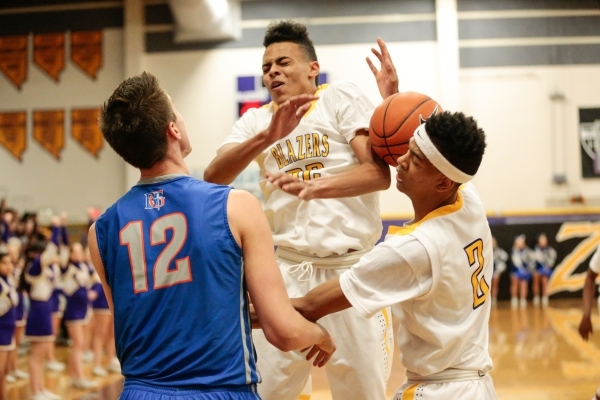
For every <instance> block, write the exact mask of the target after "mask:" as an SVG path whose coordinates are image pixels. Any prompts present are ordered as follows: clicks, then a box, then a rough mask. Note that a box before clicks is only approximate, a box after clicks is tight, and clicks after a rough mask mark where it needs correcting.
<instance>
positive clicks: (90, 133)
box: [71, 108, 104, 158]
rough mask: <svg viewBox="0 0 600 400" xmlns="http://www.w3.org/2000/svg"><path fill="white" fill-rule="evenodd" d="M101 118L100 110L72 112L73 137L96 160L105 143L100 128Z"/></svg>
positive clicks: (74, 110) (77, 110) (76, 110)
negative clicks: (99, 120) (99, 119)
mask: <svg viewBox="0 0 600 400" xmlns="http://www.w3.org/2000/svg"><path fill="white" fill-rule="evenodd" d="M99 117H100V109H99V108H91V109H73V110H71V135H72V136H73V138H74V139H75V140H77V141H78V142H79V144H81V145H82V146H83V148H84V149H86V150H87V151H89V152H90V153H91V154H92V155H93V156H94V157H96V158H97V157H98V152H100V150H101V149H102V145H103V143H104V140H103V138H102V132H100V127H99V126H98V118H99Z"/></svg>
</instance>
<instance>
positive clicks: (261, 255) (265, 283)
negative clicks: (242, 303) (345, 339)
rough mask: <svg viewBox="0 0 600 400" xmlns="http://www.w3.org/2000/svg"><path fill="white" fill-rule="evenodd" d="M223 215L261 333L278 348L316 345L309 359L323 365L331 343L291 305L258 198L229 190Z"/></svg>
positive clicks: (295, 348)
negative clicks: (236, 247)
mask: <svg viewBox="0 0 600 400" xmlns="http://www.w3.org/2000/svg"><path fill="white" fill-rule="evenodd" d="M227 216H228V219H229V225H230V227H231V231H232V233H233V235H234V237H235V239H236V241H238V243H239V244H240V246H241V248H242V253H243V258H244V271H245V279H246V285H247V287H248V292H249V295H250V297H251V299H252V304H253V307H254V309H255V312H256V317H257V318H258V321H259V322H260V326H261V327H262V329H263V331H264V333H265V337H266V338H267V340H268V341H269V342H270V343H271V344H273V345H274V346H275V347H277V348H278V349H280V350H282V351H290V350H297V349H305V348H308V347H311V346H318V349H319V350H318V351H317V353H318V354H317V356H316V358H315V360H314V362H313V363H314V364H315V365H318V366H323V365H324V364H325V363H326V362H327V361H328V360H329V358H330V357H331V354H332V353H333V352H334V351H335V344H334V342H333V339H332V338H331V336H330V335H329V333H328V332H327V331H326V330H325V329H324V328H323V327H321V326H320V325H318V324H315V323H312V322H310V321H307V320H306V319H304V318H303V317H302V316H301V315H300V314H299V313H298V312H296V311H295V310H294V308H293V307H292V304H291V302H290V299H289V297H288V295H287V292H286V289H285V285H284V282H283V277H282V276H281V273H280V271H279V267H278V266H277V261H276V260H275V254H274V251H273V248H274V246H273V239H272V237H271V230H270V228H269V225H268V223H267V219H266V217H265V215H264V212H263V210H262V208H261V207H260V204H259V202H258V200H257V199H256V198H255V197H254V196H252V195H251V194H249V193H247V192H244V191H238V190H232V191H231V192H230V194H229V198H228V201H227ZM312 353H313V352H312V351H311V352H310V353H309V354H312Z"/></svg>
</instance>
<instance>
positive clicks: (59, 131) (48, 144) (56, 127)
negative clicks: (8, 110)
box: [33, 110, 65, 160]
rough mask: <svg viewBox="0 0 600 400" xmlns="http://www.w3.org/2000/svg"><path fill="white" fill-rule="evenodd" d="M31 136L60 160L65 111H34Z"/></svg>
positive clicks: (63, 143) (63, 141) (63, 142)
mask: <svg viewBox="0 0 600 400" xmlns="http://www.w3.org/2000/svg"><path fill="white" fill-rule="evenodd" d="M33 138H34V139H35V140H37V141H38V143H39V144H41V145H42V147H43V148H44V149H45V150H46V151H48V153H50V154H52V155H53V156H54V158H56V159H57V160H60V152H61V151H62V149H63V147H64V145H65V112H64V111H63V110H52V111H34V112H33Z"/></svg>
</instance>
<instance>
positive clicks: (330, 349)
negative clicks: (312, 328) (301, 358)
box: [303, 324, 335, 368]
mask: <svg viewBox="0 0 600 400" xmlns="http://www.w3.org/2000/svg"><path fill="white" fill-rule="evenodd" d="M317 325H319V328H321V330H322V331H323V333H325V337H324V339H323V340H322V341H321V342H320V343H317V344H315V345H314V346H313V347H311V348H310V350H309V351H308V353H307V354H306V360H310V359H311V358H313V357H315V359H314V360H313V365H314V366H315V367H319V368H321V367H322V366H324V365H325V364H327V361H329V359H330V358H331V356H332V355H333V353H334V352H335V342H334V341H333V338H332V337H331V335H330V334H329V332H328V331H327V329H325V328H323V326H321V325H320V324H317ZM305 350H306V349H305ZM303 351H304V350H303Z"/></svg>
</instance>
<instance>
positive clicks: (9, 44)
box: [0, 35, 27, 89]
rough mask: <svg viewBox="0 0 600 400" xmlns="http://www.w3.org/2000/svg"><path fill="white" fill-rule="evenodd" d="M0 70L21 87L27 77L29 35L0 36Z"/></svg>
mask: <svg viewBox="0 0 600 400" xmlns="http://www.w3.org/2000/svg"><path fill="white" fill-rule="evenodd" d="M0 70H1V71H2V72H3V73H4V75H6V77H7V78H8V79H9V80H10V81H11V82H12V83H13V84H14V85H15V86H16V87H17V88H18V89H21V85H23V82H25V79H27V35H21V36H5V37H0Z"/></svg>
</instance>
